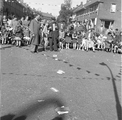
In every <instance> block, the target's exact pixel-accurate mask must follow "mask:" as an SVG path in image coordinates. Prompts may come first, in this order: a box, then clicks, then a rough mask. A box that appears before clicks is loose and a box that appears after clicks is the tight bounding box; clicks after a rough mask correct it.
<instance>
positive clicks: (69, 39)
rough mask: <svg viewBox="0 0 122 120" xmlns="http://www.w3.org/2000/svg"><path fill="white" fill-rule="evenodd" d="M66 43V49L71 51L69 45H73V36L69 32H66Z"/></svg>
mask: <svg viewBox="0 0 122 120" xmlns="http://www.w3.org/2000/svg"><path fill="white" fill-rule="evenodd" d="M65 41H66V49H69V44H70V43H71V35H70V33H69V32H66V36H65Z"/></svg>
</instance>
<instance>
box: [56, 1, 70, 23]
mask: <svg viewBox="0 0 122 120" xmlns="http://www.w3.org/2000/svg"><path fill="white" fill-rule="evenodd" d="M71 4H72V1H71V0H64V4H61V10H60V12H59V16H58V18H57V20H58V21H59V22H65V23H66V24H68V23H69V19H70V16H71V15H72V9H71Z"/></svg>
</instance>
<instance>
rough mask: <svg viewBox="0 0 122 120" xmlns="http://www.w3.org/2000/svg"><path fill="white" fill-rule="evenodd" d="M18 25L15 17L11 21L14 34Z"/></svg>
mask: <svg viewBox="0 0 122 120" xmlns="http://www.w3.org/2000/svg"><path fill="white" fill-rule="evenodd" d="M17 24H18V21H17V18H16V17H15V16H14V18H13V19H12V21H11V28H12V29H13V33H14V34H15V30H16V27H17Z"/></svg>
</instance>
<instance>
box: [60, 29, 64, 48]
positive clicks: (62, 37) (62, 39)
mask: <svg viewBox="0 0 122 120" xmlns="http://www.w3.org/2000/svg"><path fill="white" fill-rule="evenodd" d="M64 36H65V32H64V30H63V29H61V30H60V31H59V48H60V49H64V42H65V41H64Z"/></svg>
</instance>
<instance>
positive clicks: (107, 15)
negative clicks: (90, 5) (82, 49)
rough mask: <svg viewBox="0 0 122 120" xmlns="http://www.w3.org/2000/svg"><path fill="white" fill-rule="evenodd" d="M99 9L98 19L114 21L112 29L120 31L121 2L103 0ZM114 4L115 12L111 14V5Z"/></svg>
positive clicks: (118, 0) (117, 0)
mask: <svg viewBox="0 0 122 120" xmlns="http://www.w3.org/2000/svg"><path fill="white" fill-rule="evenodd" d="M103 1H104V3H100V7H99V16H98V18H99V19H106V20H114V24H113V27H114V28H115V29H116V28H118V29H121V0H103ZM112 3H116V5H117V6H116V12H115V13H111V12H110V8H111V4H112Z"/></svg>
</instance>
